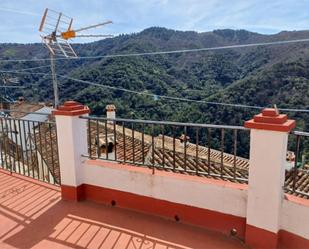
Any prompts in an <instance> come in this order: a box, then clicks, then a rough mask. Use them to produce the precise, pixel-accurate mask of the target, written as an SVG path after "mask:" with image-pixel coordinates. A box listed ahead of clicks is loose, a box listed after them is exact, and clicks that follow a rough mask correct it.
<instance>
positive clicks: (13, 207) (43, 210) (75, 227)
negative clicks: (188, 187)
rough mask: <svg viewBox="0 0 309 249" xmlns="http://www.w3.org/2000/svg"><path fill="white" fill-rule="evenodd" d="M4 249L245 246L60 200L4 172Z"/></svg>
mask: <svg viewBox="0 0 309 249" xmlns="http://www.w3.org/2000/svg"><path fill="white" fill-rule="evenodd" d="M0 248H1V249H6V248H44V249H45V248H54V249H60V248H61V249H62V248H121V249H131V248H132V249H134V248H141V249H154V248H155V249H167V248H169V249H171V248H179V249H183V248H203V249H204V248H211V249H217V248H220V249H222V248H227V249H233V248H235V249H239V248H246V247H245V246H244V245H243V244H242V243H241V242H240V241H239V240H237V239H236V238H232V237H227V236H224V235H221V234H219V233H215V232H210V231H207V230H204V229H201V228H197V227H192V226H189V225H184V224H180V223H176V222H174V221H170V220H166V219H162V218H159V217H155V216H150V215H146V214H141V213H136V212H133V211H129V210H124V209H119V208H116V207H109V206H104V205H101V204H96V203H91V202H87V201H85V202H79V203H73V202H66V201H61V200H60V192H59V189H58V188H57V187H53V186H49V185H45V184H41V183H38V182H35V181H33V180H27V179H25V178H24V177H23V178H21V177H16V176H11V175H8V174H6V173H3V172H1V171H0Z"/></svg>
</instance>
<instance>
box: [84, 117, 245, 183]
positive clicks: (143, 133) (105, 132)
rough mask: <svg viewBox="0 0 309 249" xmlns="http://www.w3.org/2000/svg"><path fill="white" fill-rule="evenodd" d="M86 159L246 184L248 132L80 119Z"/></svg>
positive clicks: (123, 120)
mask: <svg viewBox="0 0 309 249" xmlns="http://www.w3.org/2000/svg"><path fill="white" fill-rule="evenodd" d="M81 118H83V119H87V122H88V148H89V151H88V155H85V156H87V157H89V158H93V159H104V160H111V161H117V162H123V163H128V164H133V165H138V166H146V167H149V168H151V169H152V170H153V173H154V172H155V170H167V171H173V172H180V173H186V174H192V175H198V176H209V177H213V178H219V179H226V180H231V181H235V182H247V181H248V167H249V163H248V159H246V157H248V154H249V130H247V129H246V128H244V127H241V126H223V125H210V124H193V123H179V122H162V121H149V120H133V119H107V118H97V117H88V116H82V117H81Z"/></svg>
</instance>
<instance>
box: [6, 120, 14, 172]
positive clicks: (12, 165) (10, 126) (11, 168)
mask: <svg viewBox="0 0 309 249" xmlns="http://www.w3.org/2000/svg"><path fill="white" fill-rule="evenodd" d="M8 121H9V129H10V134H11V138H10V137H9V135H8V139H10V140H11V141H13V131H12V124H11V119H8ZM8 134H9V131H8ZM9 144H10V142H9ZM11 149H12V150H14V149H13V148H11V146H9V155H10V152H11ZM10 158H12V162H13V164H11V167H10V171H11V172H13V170H14V171H15V172H16V169H15V167H16V165H15V164H16V162H15V156H14V152H13V156H10ZM10 162H11V160H10Z"/></svg>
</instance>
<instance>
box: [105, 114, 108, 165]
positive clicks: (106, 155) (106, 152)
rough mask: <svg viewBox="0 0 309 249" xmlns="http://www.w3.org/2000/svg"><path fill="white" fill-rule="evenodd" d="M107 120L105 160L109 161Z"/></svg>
mask: <svg viewBox="0 0 309 249" xmlns="http://www.w3.org/2000/svg"><path fill="white" fill-rule="evenodd" d="M107 129H108V128H107V120H105V158H106V159H108V147H109V144H108V132H107Z"/></svg>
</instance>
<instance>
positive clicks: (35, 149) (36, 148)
mask: <svg viewBox="0 0 309 249" xmlns="http://www.w3.org/2000/svg"><path fill="white" fill-rule="evenodd" d="M32 126H33V127H32V129H33V138H34V151H35V157H36V162H37V169H38V179H40V163H39V157H38V145H37V139H36V134H35V133H36V131H35V122H34V121H33V122H32Z"/></svg>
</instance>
